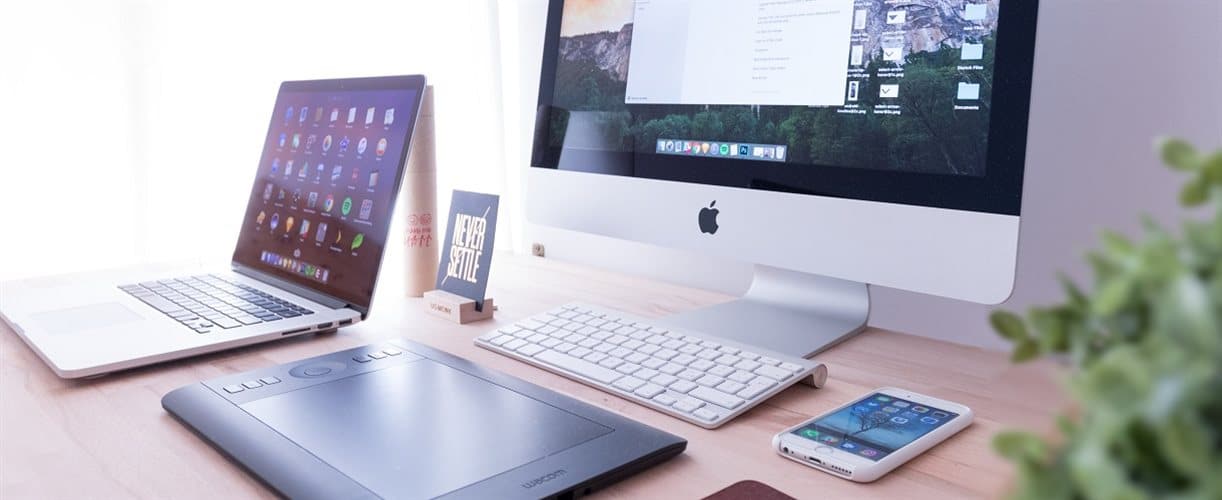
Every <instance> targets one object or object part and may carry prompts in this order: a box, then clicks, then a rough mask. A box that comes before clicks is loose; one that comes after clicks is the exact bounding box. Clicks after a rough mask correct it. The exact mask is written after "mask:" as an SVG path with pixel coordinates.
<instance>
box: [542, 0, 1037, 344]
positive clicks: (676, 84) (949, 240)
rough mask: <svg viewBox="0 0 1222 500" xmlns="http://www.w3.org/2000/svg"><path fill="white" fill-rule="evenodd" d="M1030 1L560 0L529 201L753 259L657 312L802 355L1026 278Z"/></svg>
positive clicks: (586, 221)
mask: <svg viewBox="0 0 1222 500" xmlns="http://www.w3.org/2000/svg"><path fill="white" fill-rule="evenodd" d="M1037 10H1038V2H1036V1H1033V0H937V1H932V2H922V3H907V4H903V5H896V4H893V3H891V2H887V1H884V0H810V1H805V2H771V1H764V0H749V1H745V0H700V1H697V0H649V1H643V0H642V1H634V0H603V1H580V2H579V1H575V0H569V1H567V2H566V1H564V0H552V1H551V3H550V10H549V13H548V24H547V33H546V40H545V44H544V45H545V50H544V55H543V70H542V79H541V82H540V90H539V107H538V113H537V117H536V127H535V133H534V144H533V154H532V159H531V168H529V169H528V171H529V173H528V181H527V195H528V196H527V200H528V201H527V203H528V206H527V212H528V217H529V218H530V219H531V220H532V221H533V222H536V223H540V224H544V225H549V226H555V227H559V228H564V229H571V230H576V231H581V232H588V233H594V234H600V235H606V236H611V237H615V238H621V239H626V240H634V241H639V242H645V243H650V244H655V245H660V246H666V247H672V248H676V249H682V250H687V251H692V252H699V253H703V254H709V255H714V256H719V257H726V258H731V259H736V260H740V261H745V262H749V263H752V264H754V265H755V276H754V281H753V283H752V285H751V287H750V289H749V291H747V292H746V294H745V295H744V296H742V297H741V298H739V299H737V300H734V301H731V302H728V303H724V304H720V305H716V306H713V307H709V308H706V309H701V310H696V311H693V312H690V313H686V314H680V315H676V316H674V317H671V318H665V319H663V320H662V321H664V322H669V323H672V324H675V325H680V326H683V327H686V328H691V329H694V330H699V331H703V332H708V333H709V334H712V335H715V336H720V337H725V338H731V339H734V340H736V341H739V342H743V343H747V344H751V345H759V346H761V347H764V348H768V349H771V350H773V351H777V352H782V353H787V354H792V355H795V356H801V357H811V356H813V355H814V354H816V353H818V352H820V351H822V350H824V349H827V348H828V347H830V346H832V345H834V344H835V343H837V342H839V341H841V340H843V339H845V338H847V337H848V336H851V335H853V334H854V333H856V332H858V331H860V330H862V329H863V328H864V327H865V325H866V321H867V319H868V317H869V312H870V298H869V291H868V287H869V286H870V285H879V286H885V287H894V288H899V289H904V290H911V291H917V292H922V293H927V294H933V295H938V296H943V297H949V298H954V299H960V300H966V301H973V302H979V303H988V304H994V303H1000V302H1002V301H1004V300H1005V299H1006V298H1007V297H1009V295H1010V293H1011V291H1012V289H1013V285H1014V273H1015V266H1016V258H1017V248H1018V237H1019V219H1020V211H1021V210H1020V209H1021V202H1022V182H1023V167H1024V160H1025V154H1026V137H1027V115H1028V107H1029V102H1030V92H1031V76H1032V65H1033V57H1034V45H1035V25H1036V14H1037Z"/></svg>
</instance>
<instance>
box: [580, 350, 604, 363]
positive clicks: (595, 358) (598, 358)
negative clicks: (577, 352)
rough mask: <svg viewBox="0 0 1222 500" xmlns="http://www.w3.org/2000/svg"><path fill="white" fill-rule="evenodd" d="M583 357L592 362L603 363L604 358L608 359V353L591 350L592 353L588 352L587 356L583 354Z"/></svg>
mask: <svg viewBox="0 0 1222 500" xmlns="http://www.w3.org/2000/svg"><path fill="white" fill-rule="evenodd" d="M581 359H584V360H586V361H589V362H591V363H601V362H602V360H604V359H607V355H606V354H603V353H601V352H591V353H590V354H586V355H585V356H583V357H582V358H581Z"/></svg>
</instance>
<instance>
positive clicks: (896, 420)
mask: <svg viewBox="0 0 1222 500" xmlns="http://www.w3.org/2000/svg"><path fill="white" fill-rule="evenodd" d="M891 421H892V422H894V423H897V424H900V425H903V424H906V423H908V419H906V418H904V417H891Z"/></svg>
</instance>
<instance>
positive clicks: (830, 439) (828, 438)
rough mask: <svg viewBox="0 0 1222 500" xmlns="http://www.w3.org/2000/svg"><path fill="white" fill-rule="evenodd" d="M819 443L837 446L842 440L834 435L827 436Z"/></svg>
mask: <svg viewBox="0 0 1222 500" xmlns="http://www.w3.org/2000/svg"><path fill="white" fill-rule="evenodd" d="M819 442H821V443H827V444H836V443H839V442H840V438H838V437H836V436H832V435H826V436H823V437H820V438H819Z"/></svg>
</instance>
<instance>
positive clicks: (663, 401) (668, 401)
mask: <svg viewBox="0 0 1222 500" xmlns="http://www.w3.org/2000/svg"><path fill="white" fill-rule="evenodd" d="M653 400H654V401H655V402H657V403H658V404H660V405H662V406H670V405H673V404H675V403H676V402H678V401H679V400H678V399H675V397H674V396H671V395H670V394H666V393H662V394H658V395H657V396H654V397H653Z"/></svg>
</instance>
